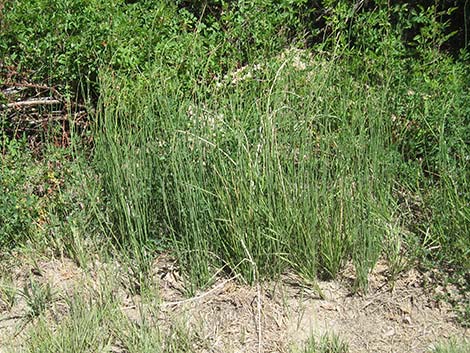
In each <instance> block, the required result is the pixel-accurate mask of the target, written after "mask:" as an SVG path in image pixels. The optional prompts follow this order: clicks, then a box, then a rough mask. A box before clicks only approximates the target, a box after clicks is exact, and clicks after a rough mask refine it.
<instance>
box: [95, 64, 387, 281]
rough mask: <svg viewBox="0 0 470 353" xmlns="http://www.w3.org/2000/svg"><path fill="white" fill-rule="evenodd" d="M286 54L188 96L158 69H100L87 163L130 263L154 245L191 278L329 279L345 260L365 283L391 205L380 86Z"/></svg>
mask: <svg viewBox="0 0 470 353" xmlns="http://www.w3.org/2000/svg"><path fill="white" fill-rule="evenodd" d="M293 60H294V58H289V57H287V58H285V59H283V60H281V59H279V58H274V59H272V60H271V61H267V62H266V63H264V64H262V65H260V66H255V67H249V68H247V69H246V71H247V72H248V71H250V74H249V75H248V76H247V77H246V78H243V77H240V80H239V81H238V82H232V81H231V79H229V78H225V79H221V81H222V83H220V82H218V84H213V85H211V84H209V85H207V86H201V87H199V89H198V90H197V91H196V94H195V95H189V94H185V93H184V92H183V91H181V90H180V89H179V87H180V86H179V85H178V83H177V82H169V81H165V80H164V78H162V77H161V76H160V74H155V75H152V74H148V73H147V74H143V75H141V76H139V77H136V78H135V79H134V80H132V81H131V80H120V79H117V78H116V77H113V76H112V75H105V76H103V78H102V87H103V95H102V105H101V114H100V117H99V119H98V124H97V131H96V151H95V160H96V163H97V166H98V168H99V170H100V171H101V175H102V177H103V181H104V185H105V190H106V195H107V197H108V206H109V208H108V209H109V210H110V214H111V219H110V220H111V223H112V232H113V234H115V236H116V239H118V240H119V242H120V243H123V244H127V245H130V248H131V249H133V253H134V254H135V255H136V258H137V259H141V258H142V256H143V255H142V251H144V249H145V247H146V246H147V245H148V244H149V241H151V240H153V241H159V242H161V243H162V244H165V246H170V247H172V248H173V249H174V250H175V253H176V254H177V256H178V258H179V260H180V262H181V264H182V265H183V266H184V268H185V269H186V273H187V274H188V275H189V278H190V279H191V283H194V284H197V285H204V284H206V283H207V282H208V281H210V278H211V276H212V275H213V274H214V273H216V272H217V271H218V270H220V269H223V270H225V271H227V272H229V273H234V274H241V275H242V276H243V278H245V279H246V280H247V281H250V282H251V281H253V280H256V279H258V278H262V277H266V276H269V277H272V276H276V275H279V274H280V273H282V272H283V271H285V270H287V269H289V268H291V269H294V270H296V271H297V272H298V273H299V274H301V275H302V276H304V277H305V278H306V279H310V280H315V278H316V277H317V276H318V275H322V276H327V277H334V276H335V275H336V274H337V273H338V272H339V271H340V270H341V269H342V267H343V265H344V264H345V263H346V262H347V261H348V260H352V261H353V263H354V265H355V268H356V272H357V278H358V285H359V286H361V287H362V288H364V287H365V285H366V283H367V275H368V273H369V271H370V270H371V269H372V268H373V267H374V265H375V262H376V261H377V259H378V258H379V256H380V254H381V251H382V241H383V239H384V237H385V236H386V232H387V229H388V228H387V227H386V224H387V223H388V222H392V221H393V219H392V215H393V214H394V212H395V208H396V205H395V203H394V202H393V198H392V189H393V180H394V175H395V170H396V168H395V159H394V158H393V156H394V154H393V150H392V148H391V140H390V139H391V137H390V136H391V119H390V116H389V115H387V113H386V112H387V98H388V93H389V92H388V91H387V90H388V89H389V88H388V87H387V86H383V87H380V89H374V88H371V87H368V86H366V85H364V84H362V83H360V82H358V81H355V80H353V79H351V78H350V77H347V76H343V75H345V71H342V70H341V66H339V65H337V64H336V63H328V62H327V61H325V60H322V59H316V60H315V61H314V62H312V63H310V64H309V66H308V68H306V69H296V68H295V67H294V66H293V65H294V64H293ZM295 60H297V59H295Z"/></svg>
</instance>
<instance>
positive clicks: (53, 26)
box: [0, 0, 180, 93]
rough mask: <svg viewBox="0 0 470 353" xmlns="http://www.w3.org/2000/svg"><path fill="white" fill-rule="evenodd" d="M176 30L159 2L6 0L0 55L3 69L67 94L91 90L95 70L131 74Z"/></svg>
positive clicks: (168, 8)
mask: <svg viewBox="0 0 470 353" xmlns="http://www.w3.org/2000/svg"><path fill="white" fill-rule="evenodd" d="M179 26H180V23H179V20H178V17H176V16H175V15H174V13H173V11H172V8H171V6H166V5H165V4H164V3H163V2H152V1H142V2H139V3H137V4H135V5H127V4H126V3H125V2H124V1H121V0H112V1H102V0H67V1H61V2H56V1H49V0H34V1H30V2H27V3H26V2H23V1H16V0H12V1H8V2H7V3H6V4H5V9H4V10H3V24H2V31H1V32H0V43H1V44H0V52H1V53H2V55H3V56H4V57H5V64H10V65H17V66H18V69H19V70H20V71H26V72H28V71H32V72H33V77H34V78H36V79H39V80H47V81H48V82H50V83H52V84H60V85H67V86H68V87H70V88H71V89H72V93H75V90H77V89H78V88H81V89H92V90H96V88H97V87H96V84H97V77H98V70H99V68H100V67H101V65H103V64H105V65H107V66H108V65H109V66H111V67H113V68H115V69H118V70H122V71H124V72H132V71H135V70H137V69H138V68H141V67H143V66H144V65H145V64H146V63H147V62H149V61H152V60H155V59H157V58H158V57H156V56H155V55H158V56H160V55H162V54H164V53H165V51H166V50H164V49H165V48H163V47H162V45H164V43H165V39H168V38H169V37H171V36H172V35H173V34H174V31H175V30H178V28H179ZM159 46H160V49H157V48H158V47H159ZM165 59H167V58H163V60H165ZM95 93H96V91H95Z"/></svg>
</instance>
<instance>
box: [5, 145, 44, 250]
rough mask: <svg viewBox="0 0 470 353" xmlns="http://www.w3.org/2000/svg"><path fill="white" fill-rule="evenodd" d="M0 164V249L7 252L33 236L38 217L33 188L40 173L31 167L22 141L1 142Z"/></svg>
mask: <svg viewBox="0 0 470 353" xmlns="http://www.w3.org/2000/svg"><path fill="white" fill-rule="evenodd" d="M0 160H1V167H0V248H1V249H2V250H6V249H8V248H12V247H13V246H16V245H20V244H24V243H25V242H26V241H27V240H28V239H30V237H31V236H32V230H33V229H34V227H33V223H34V222H35V220H37V219H38V217H39V213H38V204H39V199H38V197H37V195H35V194H34V187H35V184H36V183H37V180H38V177H39V174H40V170H38V169H37V168H35V166H34V165H32V164H33V163H32V158H31V156H30V154H29V153H28V151H27V149H26V146H25V140H5V139H4V140H3V153H2V154H1V155H0Z"/></svg>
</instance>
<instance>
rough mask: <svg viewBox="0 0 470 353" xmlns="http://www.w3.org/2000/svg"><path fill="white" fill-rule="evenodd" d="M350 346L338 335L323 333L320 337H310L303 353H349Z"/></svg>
mask: <svg viewBox="0 0 470 353" xmlns="http://www.w3.org/2000/svg"><path fill="white" fill-rule="evenodd" d="M348 352H349V348H348V345H347V344H346V343H344V342H343V341H342V340H341V339H340V338H339V337H338V336H337V335H334V334H333V335H331V334H330V335H323V336H321V337H320V338H319V339H317V338H315V337H313V336H312V337H310V338H309V339H308V340H307V342H306V343H305V347H304V349H303V350H302V353H348Z"/></svg>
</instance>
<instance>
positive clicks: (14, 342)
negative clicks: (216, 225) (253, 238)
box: [0, 256, 470, 353]
mask: <svg viewBox="0 0 470 353" xmlns="http://www.w3.org/2000/svg"><path fill="white" fill-rule="evenodd" d="M153 268H154V269H155V270H154V273H153V277H154V278H153V280H154V283H155V288H156V289H155V295H154V298H153V299H152V300H151V301H153V303H152V304H149V303H148V300H146V301H145V303H144V300H143V298H141V297H140V296H138V295H131V294H130V293H129V291H128V290H126V284H125V283H126V280H125V278H124V276H123V277H122V278H120V276H119V275H118V274H120V273H123V270H122V266H120V265H119V264H116V263H115V264H109V263H108V264H104V263H101V262H99V261H96V263H95V264H94V265H93V266H92V270H88V271H84V270H82V269H81V268H79V267H77V266H76V265H75V263H73V262H72V261H70V260H66V259H65V260H58V259H52V260H50V259H49V260H41V261H36V262H34V263H31V262H29V263H28V261H19V262H17V263H16V264H12V265H11V268H10V271H9V272H7V275H8V276H9V278H10V279H11V280H12V284H13V285H15V286H16V287H17V288H20V289H21V288H24V286H25V285H27V283H29V282H28V281H30V280H31V279H34V280H36V281H39V282H41V283H49V284H50V286H51V288H52V289H53V291H54V293H56V297H57V298H67V297H71V296H72V295H74V294H78V295H81V292H83V293H85V292H86V293H92V292H95V293H97V292H98V291H99V288H101V286H102V283H101V281H103V279H104V278H108V279H109V278H110V276H109V274H110V273H112V274H113V275H112V276H111V277H113V278H114V280H115V281H114V283H115V288H114V289H113V290H114V293H115V296H116V298H118V300H119V302H120V303H121V308H122V311H123V312H124V313H125V314H126V315H127V316H128V317H129V319H130V320H131V321H140V320H142V317H141V316H142V312H143V311H142V306H143V305H144V306H145V305H154V306H155V305H156V306H158V308H159V310H158V315H157V316H156V317H154V318H153V320H154V322H155V323H156V324H158V325H161V326H162V327H165V325H166V326H169V325H172V324H173V323H174V322H176V321H178V322H181V323H183V325H185V326H186V328H187V329H188V330H189V331H192V332H193V333H194V336H193V337H196V338H197V339H196V340H195V341H194V350H195V351H196V352H291V351H292V350H295V347H301V345H302V343H303V342H304V341H305V340H306V339H308V338H309V337H310V336H311V335H314V336H321V335H322V334H325V333H326V334H328V333H335V334H337V335H339V337H340V338H341V339H342V340H343V341H345V342H346V343H347V344H348V345H349V349H350V352H351V353H356V352H397V353H398V352H400V353H403V352H413V353H418V352H428V351H429V350H430V349H431V348H432V345H433V344H435V343H437V342H440V341H445V340H446V339H449V338H457V339H458V338H462V337H469V336H470V331H469V330H468V329H465V328H463V327H461V326H460V325H458V323H457V322H456V317H455V314H454V312H453V311H452V308H451V307H450V305H449V304H447V303H446V302H443V301H436V300H435V299H434V297H435V295H434V294H435V293H434V292H433V291H432V290H431V289H429V288H436V286H427V287H428V289H426V288H424V285H423V284H424V283H425V282H426V281H427V280H428V279H427V278H426V275H425V274H421V273H419V272H418V271H416V270H413V269H412V270H409V271H407V272H404V273H402V274H401V275H400V276H399V277H398V278H397V280H396V281H395V283H394V286H393V287H392V286H391V285H390V284H389V283H388V281H387V266H386V265H385V264H384V263H379V264H378V265H377V267H376V269H375V271H374V272H373V273H372V274H371V276H370V288H369V291H368V293H367V294H366V295H359V294H354V293H353V292H352V281H353V278H352V271H349V273H348V271H345V272H344V273H343V274H342V276H341V279H340V280H337V281H328V282H319V283H318V285H319V287H320V289H321V291H322V292H323V298H321V297H320V296H319V295H318V293H317V292H316V291H314V290H312V289H310V288H308V287H306V286H305V285H303V284H302V281H300V280H299V279H298V278H296V277H295V276H293V275H285V276H283V278H282V279H281V280H280V281H277V282H266V283H261V284H259V285H255V286H248V285H242V284H240V281H238V280H237V278H220V279H218V280H216V281H215V283H214V284H213V285H212V286H211V287H210V288H208V289H207V290H205V291H201V292H199V293H197V294H196V295H195V296H194V297H191V298H188V297H186V296H185V295H184V293H185V290H184V284H183V281H182V280H181V277H180V275H179V273H178V270H177V267H176V266H175V264H174V262H173V261H171V260H170V259H169V258H168V257H166V256H161V257H160V258H159V259H157V260H156V261H155V264H154V267H153ZM4 276H6V275H4ZM60 307H61V303H60V299H59V300H57V301H56V303H55V305H54V308H55V309H54V312H50V313H48V315H51V316H54V315H55V316H57V315H60ZM25 310H26V303H25V298H23V297H22V296H18V297H17V300H16V302H15V304H14V306H13V307H12V308H8V307H7V305H6V303H5V302H4V301H2V302H0V352H6V351H7V349H8V348H11V347H13V346H16V347H20V348H21V346H22V344H23V343H24V341H25V340H26V339H27V337H26V334H25V332H27V330H26V329H25V328H23V327H21V322H22V315H23V313H24V312H25ZM64 315H66V314H64ZM116 352H118V350H116Z"/></svg>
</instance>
